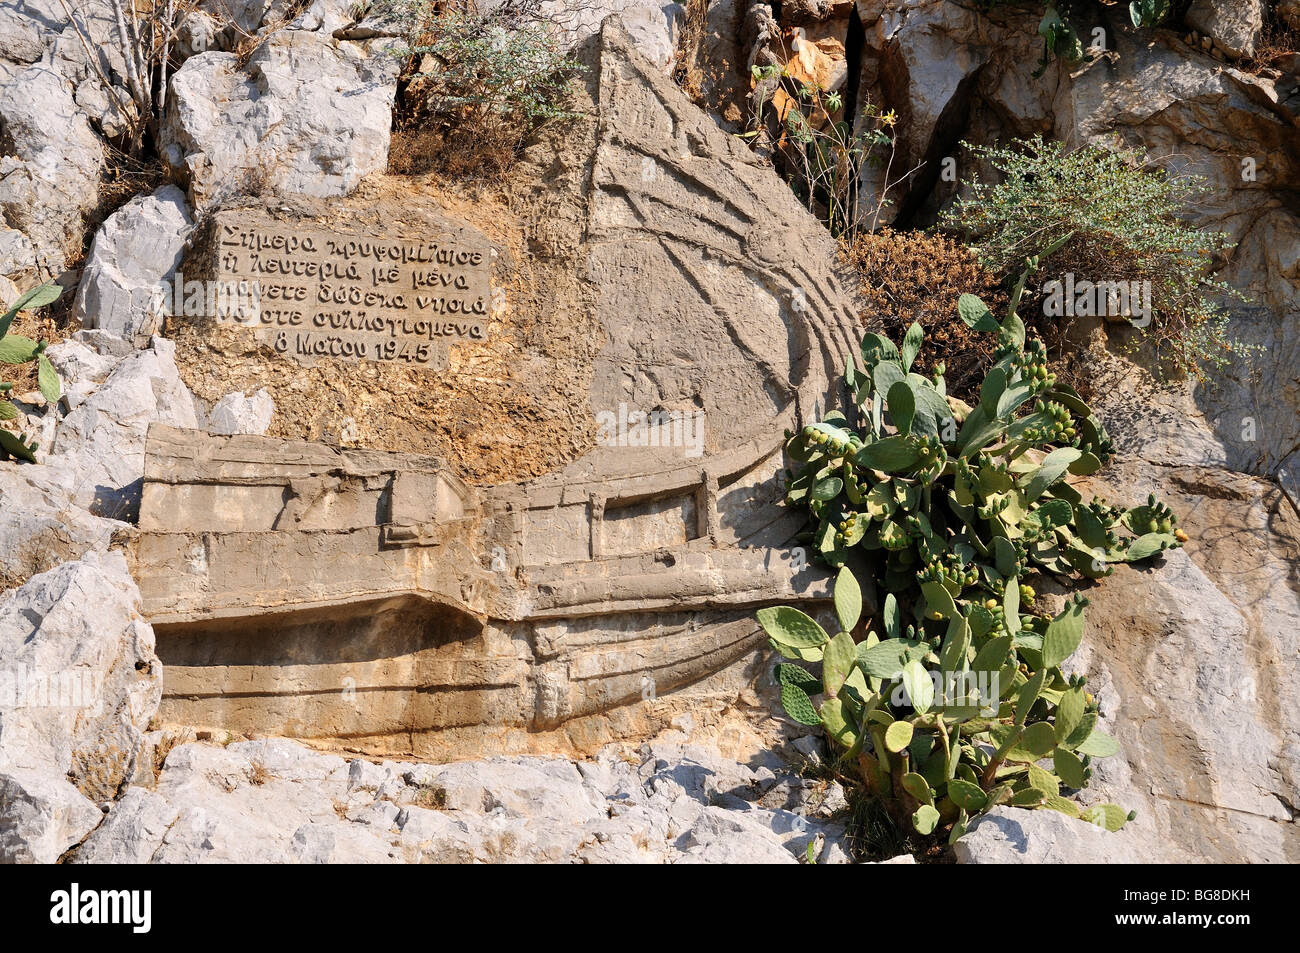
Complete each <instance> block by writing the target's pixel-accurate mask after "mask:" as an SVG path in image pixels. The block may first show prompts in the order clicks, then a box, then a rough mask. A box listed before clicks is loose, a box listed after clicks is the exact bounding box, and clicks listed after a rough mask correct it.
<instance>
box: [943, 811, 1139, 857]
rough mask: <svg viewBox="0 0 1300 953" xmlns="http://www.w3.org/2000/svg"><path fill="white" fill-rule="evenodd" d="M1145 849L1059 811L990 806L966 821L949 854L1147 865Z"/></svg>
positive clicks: (1128, 835) (1125, 834)
mask: <svg viewBox="0 0 1300 953" xmlns="http://www.w3.org/2000/svg"><path fill="white" fill-rule="evenodd" d="M1146 846H1147V845H1145V844H1143V843H1141V842H1140V841H1139V840H1138V838H1137V837H1135V835H1134V834H1133V833H1132V832H1131V831H1129V830H1128V828H1125V829H1124V830H1122V831H1118V832H1115V833H1112V832H1110V831H1107V830H1106V829H1105V828H1102V827H1098V826H1097V825H1095V824H1089V823H1087V822H1086V821H1080V820H1076V819H1074V818H1072V817H1066V816H1065V815H1064V814H1062V813H1060V812H1059V811H1026V810H1021V809H1019V808H1014V807H995V808H994V809H993V810H991V811H989V812H988V813H987V814H982V815H980V816H979V817H977V818H975V820H974V821H972V822H971V825H970V828H969V829H968V830H967V831H966V834H965V835H964V836H963V837H962V838H961V839H960V840H958V841H957V843H956V844H955V845H954V847H953V850H954V852H955V853H956V855H957V863H959V864H1149V863H1151V862H1152V860H1153V858H1152V857H1151V856H1150V855H1148V854H1147V853H1146V851H1145V847H1146Z"/></svg>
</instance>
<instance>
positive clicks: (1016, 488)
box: [758, 276, 1186, 840]
mask: <svg viewBox="0 0 1300 953" xmlns="http://www.w3.org/2000/svg"><path fill="white" fill-rule="evenodd" d="M1023 281H1024V276H1022V278H1021V282H1020V283H1019V284H1018V285H1017V287H1016V289H1015V291H1014V292H1013V294H1012V298H1011V304H1010V309H1009V314H1008V316H1007V318H1006V319H1005V320H1004V321H1003V322H1002V323H999V322H997V321H996V320H995V319H994V318H993V316H992V314H991V313H990V312H989V310H988V309H987V308H986V307H985V306H984V304H983V303H982V302H981V301H980V300H979V299H978V298H976V297H975V296H973V295H963V296H962V298H961V299H960V301H959V303H958V311H959V314H960V316H961V319H962V320H963V321H964V322H965V323H966V324H967V325H968V326H969V327H970V328H971V329H973V330H975V331H979V332H987V333H991V334H995V335H996V337H997V341H998V347H997V351H996V353H995V358H996V359H995V362H994V365H993V367H992V368H991V370H990V371H989V372H988V375H987V376H986V378H985V380H984V384H983V386H982V388H981V389H980V393H979V402H978V404H976V405H975V406H971V405H968V404H965V403H964V402H962V401H960V400H957V399H955V398H952V397H951V396H949V395H947V394H946V387H945V383H944V380H943V374H942V369H941V368H940V369H939V370H938V371H937V372H936V373H935V374H934V375H933V377H931V378H926V377H922V376H921V375H918V374H915V373H912V372H911V368H912V365H913V363H914V361H915V360H916V357H917V355H918V353H919V352H920V350H921V346H922V343H923V332H922V330H921V328H920V326H919V325H913V326H912V328H911V329H910V330H909V331H908V333H907V335H906V336H905V338H904V340H903V342H902V344H901V346H895V344H894V343H893V342H892V341H890V340H888V339H886V338H883V337H881V336H879V335H876V334H867V335H866V336H865V337H864V339H863V342H862V356H863V361H864V366H865V368H866V370H865V371H862V370H858V369H857V368H856V367H853V366H852V365H851V366H850V367H849V369H848V371H847V372H846V379H847V382H848V384H849V385H850V388H851V389H852V391H853V392H854V395H855V402H856V404H857V406H858V414H859V416H860V417H861V418H862V423H863V425H862V426H861V427H860V428H854V427H853V426H851V425H850V422H849V421H848V420H847V419H846V418H845V417H844V415H842V414H840V413H838V412H833V413H831V414H828V415H827V416H826V418H825V419H824V420H822V421H821V422H820V423H817V424H813V425H811V426H809V427H806V428H804V429H803V430H802V431H801V432H799V433H797V434H794V435H792V436H791V437H790V438H789V440H788V442H787V445H786V449H787V452H788V454H789V456H790V458H791V459H792V460H794V461H796V462H797V463H798V464H799V465H800V466H799V471H798V472H797V473H794V472H788V473H787V492H786V502H787V504H788V505H791V506H797V507H804V508H806V509H807V510H808V512H809V515H810V517H811V519H812V523H813V527H814V528H813V530H812V532H811V534H810V535H811V542H812V545H813V547H814V549H815V551H816V553H817V554H818V556H819V557H820V558H821V559H822V560H823V561H825V562H826V563H828V564H830V565H832V566H839V567H841V570H840V574H839V577H838V579H837V581H836V585H835V593H834V602H835V611H836V616H837V619H838V622H839V625H840V629H841V631H840V632H839V633H838V634H836V635H835V636H834V637H831V636H830V635H829V634H828V633H827V632H825V630H823V628H822V627H821V626H820V625H819V624H818V623H817V622H816V621H814V620H813V619H812V618H810V617H809V616H807V615H805V614H804V613H802V612H800V611H799V610H797V609H794V608H790V607H778V608H769V609H763V610H761V611H760V612H759V614H758V618H759V621H760V623H761V624H762V625H763V627H764V629H765V630H766V632H767V634H768V636H769V637H770V639H771V643H772V645H773V647H774V648H775V649H776V651H777V652H778V653H780V654H781V655H782V656H784V657H785V658H787V659H790V660H792V661H791V662H789V663H783V664H781V665H779V666H778V667H777V673H776V674H777V678H778V680H779V682H780V684H781V686H782V702H783V704H784V706H785V709H786V712H787V714H789V715H790V717H791V718H793V719H795V720H796V721H799V722H802V723H804V724H810V725H821V726H822V727H823V728H824V729H825V731H826V733H827V734H828V735H829V737H830V738H831V739H832V740H833V742H834V743H835V744H836V745H837V746H838V747H839V748H840V749H842V754H841V759H842V761H843V762H846V763H848V764H850V765H853V766H855V768H856V770H857V773H858V775H859V776H860V778H861V781H862V783H863V785H864V786H865V788H866V789H867V790H868V791H869V792H870V793H872V794H874V795H875V796H876V797H878V798H880V799H881V800H882V801H883V802H884V803H885V804H886V806H887V807H888V809H889V811H890V813H891V815H892V816H893V817H894V818H895V821H896V822H897V823H898V824H899V825H900V826H902V825H905V826H907V827H909V828H911V829H914V830H916V831H917V832H919V833H921V834H923V835H928V834H931V833H932V832H934V831H935V829H936V828H937V827H938V826H939V825H941V824H951V825H952V829H951V832H950V838H951V839H954V840H955V839H956V838H957V837H960V836H961V834H962V833H963V832H964V830H965V828H966V824H967V822H968V820H969V818H970V817H971V816H973V815H975V814H978V813H980V812H982V811H986V810H988V809H990V808H992V807H994V806H996V805H999V804H1010V805H1016V806H1020V807H1026V808H1048V809H1052V810H1057V811H1062V812H1064V813H1067V814H1070V815H1071V816H1075V817H1082V818H1084V819H1085V820H1089V821H1093V822H1094V823H1098V824H1101V825H1103V826H1105V827H1106V828H1108V829H1110V830H1118V829H1119V828H1120V827H1121V826H1123V824H1124V823H1125V821H1126V820H1127V819H1130V815H1128V814H1127V813H1126V812H1124V811H1123V810H1122V809H1120V808H1119V807H1117V806H1115V805H1113V804H1102V805H1096V806H1093V807H1090V808H1086V809H1084V810H1082V811H1081V810H1080V809H1079V808H1078V807H1077V806H1076V805H1075V804H1074V802H1072V801H1070V800H1068V799H1067V798H1066V797H1064V796H1063V794H1062V790H1063V788H1070V789H1079V788H1083V787H1085V786H1086V784H1087V782H1088V779H1089V777H1090V775H1091V760H1092V759H1093V758H1098V757H1106V756H1108V755H1111V754H1114V753H1115V752H1116V750H1117V747H1116V744H1115V742H1114V741H1113V739H1112V738H1111V737H1110V736H1109V735H1107V734H1106V733H1105V732H1103V731H1102V730H1101V729H1100V728H1099V727H1098V710H1097V707H1096V703H1095V700H1094V699H1093V698H1092V697H1091V695H1089V694H1088V693H1087V692H1086V690H1085V688H1084V682H1085V680H1084V679H1082V678H1079V677H1075V676H1067V675H1066V674H1065V672H1064V670H1063V668H1062V665H1063V663H1065V661H1066V660H1067V659H1068V658H1069V657H1070V655H1071V654H1072V653H1073V652H1074V651H1075V649H1076V648H1077V647H1078V646H1079V644H1080V641H1081V640H1082V637H1083V628H1084V608H1085V606H1086V604H1087V602H1086V600H1085V599H1082V598H1078V597H1075V598H1072V599H1071V600H1070V601H1069V602H1068V603H1067V605H1066V607H1065V609H1064V610H1063V611H1061V612H1060V613H1058V614H1057V615H1055V616H1053V617H1047V616H1045V615H1042V614H1039V613H1035V612H1033V611H1023V609H1022V607H1024V608H1025V609H1028V608H1031V607H1032V604H1033V602H1034V600H1035V598H1036V594H1035V593H1034V591H1033V589H1032V588H1031V587H1030V586H1029V585H1028V584H1027V583H1026V582H1025V581H1024V580H1025V578H1026V577H1027V574H1028V573H1029V572H1030V571H1031V570H1038V571H1041V572H1046V573H1052V574H1057V575H1060V576H1064V577H1070V576H1078V575H1083V576H1087V577H1091V578H1097V577H1101V576H1105V575H1108V574H1110V573H1111V572H1112V571H1113V569H1112V567H1113V564H1115V563H1118V562H1133V561H1138V560H1143V559H1147V558H1150V557H1152V556H1154V555H1155V554H1157V553H1159V552H1161V551H1162V550H1166V549H1170V548H1174V547H1177V546H1180V545H1181V544H1182V542H1183V541H1184V540H1185V539H1186V536H1185V535H1184V534H1183V533H1182V532H1181V530H1178V529H1177V525H1176V524H1177V520H1176V518H1175V517H1174V515H1173V513H1171V512H1170V511H1169V509H1168V507H1166V506H1164V505H1163V504H1161V503H1159V502H1157V501H1156V500H1155V498H1154V497H1151V498H1149V499H1148V501H1147V503H1146V504H1145V505H1143V506H1138V507H1134V508H1132V509H1121V508H1118V507H1114V506H1111V505H1109V504H1107V503H1106V502H1105V501H1104V500H1100V499H1095V498H1094V499H1092V500H1091V501H1088V502H1085V501H1084V500H1083V498H1082V496H1081V494H1079V493H1078V491H1077V490H1075V489H1074V488H1073V487H1072V486H1071V485H1070V484H1069V483H1068V482H1067V481H1066V477H1067V475H1068V474H1079V475H1082V474H1089V473H1093V472H1095V471H1096V470H1098V469H1100V468H1101V466H1102V465H1103V463H1104V462H1105V461H1106V460H1107V459H1108V458H1109V456H1110V452H1111V443H1110V440H1109V438H1108V437H1107V435H1106V432H1105V429H1104V428H1103V427H1102V425H1101V423H1100V422H1099V421H1098V420H1097V418H1096V417H1095V416H1094V415H1093V414H1092V412H1091V411H1090V410H1089V408H1088V407H1087V405H1086V404H1085V403H1084V402H1083V401H1082V400H1081V399H1080V398H1079V396H1078V395H1077V394H1076V393H1075V392H1074V391H1072V390H1070V389H1069V388H1067V387H1065V386H1063V385H1061V384H1059V383H1057V381H1056V379H1055V377H1054V375H1053V374H1052V373H1051V372H1050V371H1049V370H1048V368H1047V365H1046V362H1045V354H1044V349H1043V346H1042V344H1041V343H1040V342H1038V341H1027V339H1026V332H1025V326H1024V323H1023V322H1022V321H1021V320H1020V318H1019V317H1018V316H1017V315H1016V313H1015V308H1016V304H1017V303H1018V301H1019V298H1020V294H1021V291H1022V289H1023ZM851 555H853V556H855V557H857V558H860V560H861V562H862V564H863V565H864V566H865V568H866V571H867V573H868V574H869V576H870V578H871V579H873V580H874V581H875V582H876V583H877V585H878V586H879V588H881V589H883V590H884V592H885V599H884V604H883V614H882V620H881V622H882V632H881V634H879V635H878V634H877V633H875V632H873V631H867V632H866V633H865V635H864V637H863V638H861V639H860V640H859V639H855V638H854V636H853V635H852V634H851V633H853V631H854V630H855V628H856V627H857V626H858V623H859V621H860V616H861V612H862V603H863V599H862V593H861V589H860V587H859V585H858V583H857V581H856V579H855V578H854V576H853V574H852V573H851V572H850V571H849V570H848V568H847V567H846V566H845V565H844V564H845V563H846V561H847V560H848V559H849V557H850V556H851ZM795 662H803V663H818V662H820V663H821V676H820V678H818V677H817V676H815V675H814V674H813V673H812V672H811V671H809V670H808V669H807V668H805V667H804V666H803V665H800V664H794V663H795ZM818 694H820V695H821V696H822V698H823V700H822V702H821V704H820V705H819V706H818V705H815V704H814V703H813V698H814V696H816V695H818ZM1044 759H1051V764H1052V768H1051V770H1048V769H1047V768H1044V767H1041V766H1040V765H1039V762H1041V761H1043V760H1044Z"/></svg>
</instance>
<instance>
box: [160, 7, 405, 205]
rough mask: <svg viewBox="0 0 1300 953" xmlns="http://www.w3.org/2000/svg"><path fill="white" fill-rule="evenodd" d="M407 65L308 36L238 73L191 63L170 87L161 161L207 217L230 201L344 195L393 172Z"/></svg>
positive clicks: (289, 36)
mask: <svg viewBox="0 0 1300 953" xmlns="http://www.w3.org/2000/svg"><path fill="white" fill-rule="evenodd" d="M398 66H399V60H398V58H397V57H395V56H391V55H389V54H388V53H387V52H386V51H385V50H383V49H373V50H371V51H370V53H369V54H367V53H365V52H363V51H362V50H361V49H360V48H359V47H358V46H356V45H355V44H352V43H347V42H339V41H335V40H333V39H332V38H331V37H329V36H327V35H324V34H321V33H316V32H309V31H305V30H285V31H280V32H276V33H273V34H271V35H270V36H268V38H267V39H266V41H265V42H264V43H262V44H261V45H260V46H259V47H258V48H257V50H256V52H254V53H253V55H252V57H251V58H250V60H249V62H248V65H247V66H246V67H245V68H244V69H242V70H241V69H240V68H239V65H238V62H237V57H236V56H235V54H233V53H222V52H207V53H201V54H199V55H197V56H193V57H191V58H190V59H188V60H186V62H185V64H184V65H183V66H182V67H181V68H180V70H178V71H177V73H176V75H175V76H174V77H173V78H172V87H171V92H172V95H171V97H170V99H169V102H168V108H167V116H166V119H165V122H164V129H163V133H162V140H163V146H162V152H163V157H164V159H165V160H166V162H167V163H168V165H170V166H171V167H172V168H173V169H175V170H177V172H178V173H180V174H183V175H185V176H187V177H188V180H189V189H190V196H191V198H192V200H193V202H194V204H195V206H196V207H198V208H206V207H207V206H209V205H210V204H212V203H213V202H215V201H218V200H220V199H221V198H223V197H225V196H227V195H230V194H250V195H259V194H262V193H264V192H282V193H300V194H304V195H312V196H334V195H346V194H347V193H348V192H350V191H352V189H353V188H354V187H355V186H356V184H357V182H358V181H359V180H360V179H361V177H362V176H364V175H367V174H369V173H371V172H376V171H379V170H381V169H383V168H384V167H385V165H386V164H387V161H388V139H389V130H390V127H391V125H392V108H393V96H394V92H395V88H396V77H397V70H398Z"/></svg>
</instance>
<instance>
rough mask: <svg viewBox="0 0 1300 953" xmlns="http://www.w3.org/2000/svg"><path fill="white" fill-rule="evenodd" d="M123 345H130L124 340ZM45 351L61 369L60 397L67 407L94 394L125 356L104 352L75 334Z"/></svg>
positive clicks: (80, 402)
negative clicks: (61, 393)
mask: <svg viewBox="0 0 1300 953" xmlns="http://www.w3.org/2000/svg"><path fill="white" fill-rule="evenodd" d="M122 344H123V345H125V346H126V347H127V348H128V349H130V348H131V346H130V345H129V344H127V342H125V341H122ZM45 353H46V355H47V356H48V357H49V359H50V363H51V364H53V365H54V369H55V370H56V371H58V372H59V383H60V384H61V385H62V388H61V389H62V391H63V397H62V398H61V399H62V401H63V404H64V406H65V407H66V408H67V409H68V410H75V409H76V408H77V406H78V405H80V404H82V403H83V402H84V401H85V400H86V398H87V397H89V396H90V395H91V394H93V393H94V392H95V390H96V389H97V388H98V387H99V385H100V384H102V383H104V381H105V380H106V379H107V378H108V375H109V374H111V373H112V371H113V368H115V367H117V365H118V364H119V363H120V362H121V359H122V356H119V355H115V354H112V353H106V354H101V353H100V352H99V351H98V350H96V349H95V348H94V347H93V346H91V343H87V342H86V341H85V340H81V339H78V338H75V337H74V338H68V339H67V340H66V341H60V342H59V343H58V344H53V345H51V346H50V347H49V348H47V349H46V351H45ZM123 356H124V355H123Z"/></svg>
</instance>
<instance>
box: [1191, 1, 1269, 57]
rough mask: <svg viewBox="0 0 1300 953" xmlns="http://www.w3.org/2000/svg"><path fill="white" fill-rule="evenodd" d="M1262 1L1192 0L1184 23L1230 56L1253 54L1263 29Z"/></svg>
mask: <svg viewBox="0 0 1300 953" xmlns="http://www.w3.org/2000/svg"><path fill="white" fill-rule="evenodd" d="M1265 12H1266V11H1265V3H1264V0H1232V2H1231V3H1223V2H1222V0H1193V3H1192V5H1191V7H1189V8H1188V10H1187V16H1186V23H1187V25H1188V26H1189V27H1191V28H1192V29H1194V30H1199V31H1200V32H1201V33H1203V34H1204V35H1206V36H1208V37H1210V38H1211V39H1212V40H1214V45H1215V46H1217V47H1218V48H1219V49H1221V50H1223V52H1224V53H1226V54H1228V56H1230V57H1232V58H1233V59H1240V58H1242V57H1246V56H1254V55H1255V45H1256V44H1257V43H1258V42H1259V38H1260V34H1262V33H1263V32H1264V15H1265Z"/></svg>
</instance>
